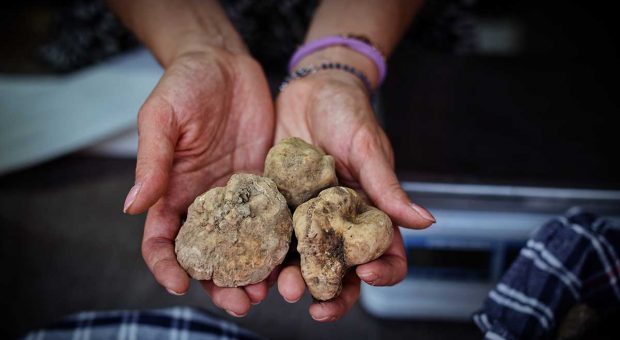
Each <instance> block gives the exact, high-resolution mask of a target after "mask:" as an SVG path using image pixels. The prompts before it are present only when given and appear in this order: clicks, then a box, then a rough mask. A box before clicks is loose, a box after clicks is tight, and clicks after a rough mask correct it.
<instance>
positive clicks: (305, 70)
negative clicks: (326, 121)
mask: <svg viewBox="0 0 620 340" xmlns="http://www.w3.org/2000/svg"><path fill="white" fill-rule="evenodd" d="M334 69H335V70H342V71H345V72H349V73H351V74H353V75H355V76H356V77H358V78H359V79H360V80H361V81H362V83H364V86H365V87H366V90H367V91H368V93H369V94H372V93H373V91H372V85H371V83H370V80H368V77H366V75H365V74H364V73H362V72H361V71H359V70H357V69H356V68H355V67H353V66H350V65H346V64H342V63H322V64H319V65H318V66H313V65H310V66H307V67H301V68H298V69H297V70H295V71H293V72H291V73H290V74H289V75H288V76H286V78H284V80H283V81H282V83H281V84H280V86H279V87H278V89H279V90H280V92H282V90H284V88H285V87H286V85H288V83H290V82H291V81H293V80H295V79H300V78H303V77H305V76H307V75H310V74H313V73H316V72H318V71H321V70H334Z"/></svg>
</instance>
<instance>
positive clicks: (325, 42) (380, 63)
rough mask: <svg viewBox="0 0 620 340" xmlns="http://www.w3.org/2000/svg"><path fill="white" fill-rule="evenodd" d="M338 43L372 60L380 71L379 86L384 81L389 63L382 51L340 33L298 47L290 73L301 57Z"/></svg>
mask: <svg viewBox="0 0 620 340" xmlns="http://www.w3.org/2000/svg"><path fill="white" fill-rule="evenodd" d="M338 45H342V46H346V47H349V48H351V49H353V50H355V51H357V52H359V53H361V54H363V55H365V56H366V57H368V58H369V59H370V60H372V61H373V62H374V63H375V66H376V67H377V71H378V72H379V84H378V85H377V86H379V85H381V83H383V79H385V73H386V71H387V65H386V63H385V58H383V55H381V52H379V50H377V49H376V48H375V47H374V46H372V45H370V44H367V43H365V42H363V41H361V40H359V39H355V38H347V37H341V36H338V35H335V36H328V37H324V38H320V39H317V40H313V41H311V42H309V43H307V44H305V45H303V46H301V47H300V48H298V49H297V51H295V54H293V57H292V58H291V60H290V61H289V63H288V70H289V73H290V72H292V71H293V68H294V67H295V65H297V64H298V63H299V62H300V61H301V59H303V58H305V57H306V56H308V55H309V54H311V53H313V52H316V51H318V50H322V49H324V48H327V47H330V46H338Z"/></svg>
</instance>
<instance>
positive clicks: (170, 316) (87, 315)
mask: <svg viewBox="0 0 620 340" xmlns="http://www.w3.org/2000/svg"><path fill="white" fill-rule="evenodd" d="M22 339H28V340H31V339H32V340H35V339H36V340H53V339H74V340H88V339H95V340H96V339H119V340H122V339H166V340H172V339H175V340H176V339H179V340H198V339H201V340H202V339H248V340H254V339H262V338H261V337H259V336H257V335H256V334H253V333H251V332H250V331H247V330H245V329H243V328H240V327H239V326H237V325H235V324H234V323H232V322H228V321H225V320H223V319H220V318H218V317H215V316H212V315H210V314H208V313H207V312H206V311H203V310H200V309H197V308H191V307H173V308H166V309H153V310H139V311H138V310H136V311H133V310H119V311H96V312H80V313H78V314H73V315H71V316H68V317H66V318H64V319H63V320H61V321H60V322H57V323H55V324H52V325H50V326H49V327H46V328H44V329H39V330H35V331H32V332H29V333H28V334H26V335H25V336H24V337H22Z"/></svg>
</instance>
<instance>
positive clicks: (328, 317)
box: [311, 315, 334, 321]
mask: <svg viewBox="0 0 620 340" xmlns="http://www.w3.org/2000/svg"><path fill="white" fill-rule="evenodd" d="M311 316H312V318H313V319H314V320H316V321H328V320H330V319H334V317H333V316H330V315H324V316H316V317H315V316H314V315H311Z"/></svg>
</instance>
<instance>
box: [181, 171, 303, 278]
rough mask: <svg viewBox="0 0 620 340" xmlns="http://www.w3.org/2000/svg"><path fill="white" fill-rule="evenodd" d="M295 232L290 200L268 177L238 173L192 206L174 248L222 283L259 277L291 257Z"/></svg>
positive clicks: (200, 273)
mask: <svg viewBox="0 0 620 340" xmlns="http://www.w3.org/2000/svg"><path fill="white" fill-rule="evenodd" d="M291 234H292V220H291V213H290V211H289V209H288V207H287V204H286V200H285V199H284V197H283V196H282V194H280V192H278V189H277V187H276V185H275V183H274V182H273V181H272V180H270V179H269V178H265V177H261V176H257V175H252V174H235V175H233V176H232V177H231V178H230V180H229V181H228V183H227V184H226V186H225V187H217V188H213V189H211V190H209V191H207V192H205V193H204V194H202V195H200V196H198V197H197V198H196V200H194V202H193V203H192V204H191V205H190V207H189V210H188V214H187V220H186V221H185V223H184V224H183V226H182V227H181V229H180V230H179V234H178V235H177V238H176V242H175V252H176V255H177V260H178V262H179V264H180V265H181V267H183V268H184V269H185V270H186V271H187V273H188V274H189V275H190V276H191V277H193V278H195V279H197V280H213V282H214V283H215V284H216V285H217V286H219V287H238V286H245V285H249V284H253V283H257V282H260V281H262V280H264V279H265V278H267V276H269V274H270V273H271V271H272V270H273V269H274V268H275V267H276V266H277V265H278V264H280V263H282V261H283V260H284V257H285V256H286V253H287V251H288V248H289V242H290V240H291Z"/></svg>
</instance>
